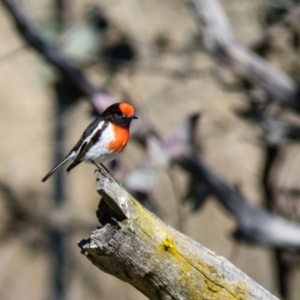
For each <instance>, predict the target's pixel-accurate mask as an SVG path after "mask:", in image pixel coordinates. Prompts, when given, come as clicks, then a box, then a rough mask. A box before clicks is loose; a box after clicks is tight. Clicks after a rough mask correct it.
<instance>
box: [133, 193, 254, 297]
mask: <svg viewBox="0 0 300 300" xmlns="http://www.w3.org/2000/svg"><path fill="white" fill-rule="evenodd" d="M130 201H132V203H131V204H132V205H131V207H133V208H134V209H135V210H136V211H133V215H134V216H137V217H136V218H134V217H133V222H134V223H135V225H137V227H138V228H139V229H140V230H142V231H143V232H144V233H145V234H146V235H147V236H148V237H149V239H150V240H152V242H153V243H155V249H156V251H155V253H153V254H152V257H153V259H154V258H155V259H157V260H158V261H159V260H169V261H170V265H172V266H176V270H175V271H174V272H176V273H177V275H178V276H177V278H178V284H180V285H181V286H182V287H183V289H184V290H186V292H187V294H188V295H189V299H195V300H196V299H197V300H199V299H222V300H227V299H228V300H246V299H248V297H247V294H248V293H247V289H246V287H245V286H244V285H243V284H242V283H241V282H231V281H228V280H227V279H226V278H225V277H224V275H222V274H221V273H220V272H219V271H218V269H217V268H216V267H215V266H213V265H209V264H207V263H206V262H203V261H201V260H199V257H198V255H195V256H194V257H190V256H186V255H185V254H183V253H182V251H181V250H180V249H179V246H178V245H177V244H176V243H175V241H174V239H173V237H172V234H171V233H170V230H169V228H168V226H166V225H165V224H164V223H163V222H162V221H160V220H159V219H158V218H157V217H156V216H155V215H154V214H152V213H151V212H149V211H147V210H146V209H145V208H144V207H142V205H141V204H139V203H138V202H136V201H135V200H134V199H133V198H130ZM134 227H136V226H134ZM184 246H185V245H184ZM185 247H188V245H186V246H185ZM212 253H213V252H212ZM195 283H196V284H195Z"/></svg>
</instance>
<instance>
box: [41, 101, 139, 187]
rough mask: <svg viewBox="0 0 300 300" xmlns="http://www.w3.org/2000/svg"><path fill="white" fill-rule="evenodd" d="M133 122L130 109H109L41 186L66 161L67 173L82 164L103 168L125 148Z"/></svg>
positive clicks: (120, 105) (126, 106)
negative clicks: (68, 163) (68, 164)
mask: <svg viewBox="0 0 300 300" xmlns="http://www.w3.org/2000/svg"><path fill="white" fill-rule="evenodd" d="M132 119H137V117H136V116H135V115H134V109H133V107H132V105H130V104H128V103H125V102H120V103H115V104H113V105H111V106H109V107H108V108H107V109H106V110H105V111H104V112H103V113H102V114H101V116H100V117H98V118H97V119H95V120H94V121H93V122H92V123H91V124H90V125H89V126H88V127H87V128H86V130H85V131H84V132H83V134H82V136H81V138H80V139H79V141H78V142H77V144H76V145H75V146H74V147H73V149H72V150H71V151H70V152H69V154H68V155H67V156H66V158H65V159H64V160H63V161H62V162H60V163H59V164H58V165H57V166H55V167H54V168H53V169H52V170H51V171H50V172H49V173H48V174H47V175H46V176H45V177H44V178H43V179H42V182H45V181H46V180H47V179H48V178H49V177H50V176H51V175H53V173H55V172H56V171H57V170H58V169H60V168H61V167H62V166H63V165H64V164H66V163H67V162H69V161H73V162H72V163H71V164H70V166H69V167H68V168H67V173H69V172H70V171H71V170H72V169H73V168H75V167H76V166H77V165H79V164H80V163H81V162H83V161H84V162H87V163H92V164H94V165H95V166H96V167H97V168H99V166H98V165H97V163H99V164H100V165H101V167H103V168H105V167H104V166H103V165H102V163H104V162H108V161H110V160H113V159H114V158H115V157H116V156H117V155H118V154H120V153H121V152H122V151H123V150H124V148H125V146H126V145H127V142H128V140H129V127H130V123H131V121H132ZM105 169H106V168H105Z"/></svg>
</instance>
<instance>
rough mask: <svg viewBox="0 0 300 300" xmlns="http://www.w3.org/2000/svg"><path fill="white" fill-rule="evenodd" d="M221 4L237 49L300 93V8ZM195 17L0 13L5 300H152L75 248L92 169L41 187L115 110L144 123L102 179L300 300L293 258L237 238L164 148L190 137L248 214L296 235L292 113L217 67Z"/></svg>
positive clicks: (107, 10) (43, 8) (72, 7)
mask: <svg viewBox="0 0 300 300" xmlns="http://www.w3.org/2000/svg"><path fill="white" fill-rule="evenodd" d="M220 4H221V6H222V9H223V11H224V13H225V14H226V16H227V18H228V20H229V22H230V26H231V30H232V34H233V36H234V37H235V39H236V41H238V42H239V43H241V44H243V45H244V46H245V47H247V48H248V49H249V50H250V51H253V52H256V53H258V54H259V55H260V56H261V57H262V59H263V60H266V61H268V62H270V63H271V64H272V65H273V66H275V67H276V68H278V69H279V70H280V71H281V72H283V73H285V74H286V75H287V76H289V78H292V80H294V82H298V80H299V78H300V77H299V75H300V65H299V47H300V26H299V24H300V22H299V19H300V13H299V9H300V3H299V1H296V0H273V1H268V0H251V1H250V0H243V1H240V0H222V1H220ZM193 10H194V9H193V6H191V5H190V3H189V2H188V1H173V0H172V1H171V0H165V1H158V0H151V1H150V0H139V1H137V0H127V1H120V0H110V1H108V0H85V1H82V0H81V1H80V0H26V1H25V0H23V1H15V0H2V1H0V38H1V40H0V140H1V148H0V161H1V164H0V239H1V247H0V298H1V299H3V300H4V299H5V300H11V299H32V300H38V299H39V300H40V299H55V300H56V299H61V300H65V299H72V300H80V299H87V298H89V299H120V300H123V299H124V300H125V299H131V300H135V299H146V298H145V297H144V296H143V295H142V294H141V293H139V292H138V291H137V290H135V289H134V288H133V287H131V286H129V285H128V284H126V283H123V282H121V281H120V280H118V279H116V278H114V277H112V276H110V275H107V274H105V273H103V272H101V271H99V270H98V269H96V268H95V267H94V266H92V264H91V263H90V262H89V261H88V260H86V258H85V257H84V256H82V255H81V254H80V249H79V248H78V246H77V242H78V241H79V240H81V239H83V238H88V237H89V235H90V233H91V231H92V230H93V229H94V228H95V227H96V226H97V218H96V216H95V211H96V208H97V205H98V202H99V195H98V194H97V192H96V190H95V183H94V182H95V176H94V173H93V171H94V168H93V166H91V165H86V164H81V165H79V166H78V167H77V168H76V169H74V170H73V171H72V172H71V173H70V174H69V175H68V176H67V175H66V173H65V171H64V170H62V172H60V173H58V174H57V175H56V176H53V177H52V178H51V179H49V180H48V181H47V182H46V183H41V182H40V181H41V178H42V177H43V176H44V175H45V174H46V173H47V172H48V171H49V170H50V169H51V168H52V167H53V166H54V164H55V163H57V162H58V161H59V160H60V159H62V158H63V157H64V156H65V155H66V154H67V153H68V152H69V150H70V149H71V147H72V146H73V145H74V144H75V143H76V142H77V140H78V138H79V137H80V135H81V133H82V132H83V130H84V129H85V128H86V126H87V125H88V124H89V123H90V122H91V121H92V120H93V118H94V117H95V116H96V115H97V114H99V113H101V111H102V110H103V109H105V108H106V107H107V106H108V105H109V104H111V103H113V102H117V101H121V100H126V101H129V102H131V103H133V105H134V106H135V108H136V110H137V113H136V114H137V115H138V116H139V120H138V121H136V122H135V124H133V126H132V130H133V138H132V140H131V141H130V143H129V145H128V146H127V148H126V150H125V151H124V153H123V155H122V156H121V157H120V158H119V159H118V160H117V162H114V163H111V164H110V165H109V166H108V167H109V168H110V169H111V170H112V172H113V173H114V175H115V177H116V178H117V179H118V180H119V181H120V182H122V183H123V184H124V186H126V187H127V188H128V189H129V190H130V191H131V192H132V193H133V194H134V195H135V196H136V197H137V199H138V200H139V201H141V202H142V203H143V204H144V205H145V206H146V207H147V208H148V209H150V210H152V211H153V212H154V213H156V214H157V215H158V216H159V217H160V218H161V219H163V220H164V221H165V222H166V223H167V224H170V225H171V226H173V227H175V228H177V229H178V230H180V231H182V232H183V233H185V234H187V235H188V236H190V237H192V238H193V239H195V240H196V241H198V242H199V243H201V244H202V245H204V246H205V247H208V248H210V249H211V250H213V251H215V252H216V253H217V254H218V255H221V256H224V257H225V258H227V259H228V260H230V261H231V262H232V263H233V264H235V265H236V266H237V267H238V268H240V269H241V270H242V271H244V272H245V273H246V274H247V275H249V276H250V277H251V278H253V279H254V280H255V281H257V282H258V283H259V284H261V285H262V286H264V287H265V288H266V289H267V290H269V291H270V292H271V293H274V294H275V295H278V296H280V297H281V298H282V299H293V300H296V299H300V287H299V285H298V284H297V282H299V280H300V272H299V256H298V254H297V252H298V251H299V249H298V251H292V252H291V251H289V249H283V250H282V249H279V250H278V249H275V248H274V247H264V246H262V245H259V243H255V241H254V242H253V243H252V244H249V243H248V242H246V239H244V240H243V238H238V237H237V236H236V235H233V234H232V233H233V232H234V231H235V229H236V226H237V225H236V219H235V217H234V216H233V215H232V214H230V213H228V211H225V210H224V208H223V207H222V206H221V205H220V203H219V202H218V201H217V199H216V198H215V197H213V196H211V194H213V193H212V192H211V191H210V190H209V189H208V188H207V187H206V186H205V184H203V183H201V182H197V181H196V182H195V180H193V174H192V173H188V172H187V171H186V170H183V169H182V168H180V167H179V166H178V165H177V164H176V163H172V162H171V159H170V157H169V156H168V155H169V154H168V153H167V151H166V150H165V149H164V148H163V147H162V144H164V143H163V142H162V141H167V140H168V139H169V138H170V137H174V135H175V136H176V134H178V132H179V133H180V134H181V133H182V132H183V133H182V134H183V136H188V137H190V138H191V140H189V141H187V142H186V143H187V144H188V145H187V146H188V147H189V149H192V151H193V153H196V155H197V156H199V157H200V158H201V160H202V162H203V163H205V164H206V165H207V166H209V168H210V170H212V172H214V173H215V174H216V175H217V176H219V177H220V178H221V179H222V180H223V181H224V182H225V183H226V184H228V185H229V186H230V187H234V186H238V188H239V190H240V192H241V193H242V194H243V195H244V197H245V198H247V201H249V202H250V203H253V205H258V206H259V207H261V208H262V209H266V210H269V211H270V212H271V213H274V214H276V215H281V216H283V217H284V218H286V219H289V220H292V221H294V222H298V221H299V216H300V205H299V199H300V189H299V188H300V186H299V180H298V178H299V166H300V152H299V145H298V141H299V133H298V132H300V130H298V126H300V122H299V121H300V119H299V107H298V108H297V107H296V108H295V106H294V107H292V108H291V107H290V106H289V105H282V104H281V103H280V102H278V101H277V102H276V101H275V102H274V101H273V100H274V96H273V95H270V94H269V93H268V92H267V91H265V90H264V89H262V88H261V87H257V86H255V84H253V82H250V81H249V80H247V78H244V77H243V74H242V72H237V71H236V69H235V68H234V66H232V65H231V63H230V62H229V64H228V62H227V64H226V61H222V58H221V60H216V59H214V58H213V57H212V56H211V53H209V50H207V48H206V47H205V44H204V39H203V37H204V36H203V32H202V31H201V27H200V26H199V20H198V19H197V17H196V16H195V11H193ZM220 55H221V56H222V53H221V54H220ZM275 100H276V99H275ZM198 114H200V115H198ZM189 118H192V119H193V120H196V121H197V120H198V122H196V121H195V123H194V125H195V128H193V129H194V130H195V131H193V132H190V131H189V130H190V129H189V128H187V127H185V126H184V125H182V124H185V123H184V121H185V120H189ZM268 118H270V119H271V120H272V121H274V122H275V123H272V122H271V121H270V122H267V121H268V120H269V119H268ZM266 120H267V121H266ZM276 121H278V122H281V123H280V124H279V125H278V124H277V123H276ZM271 123H272V124H273V125H274V124H275V125H274V127H272V126H271V125H270V124H271ZM180 124H181V125H180ZM289 126H290V127H289ZM283 128H284V129H286V128H292V129H293V130H292V132H293V134H291V133H290V134H287V133H286V132H287V130H286V131H284V130H283ZM154 133H155V134H154ZM149 136H150V138H146V137H149ZM274 136H275V137H274ZM141 141H142V143H141ZM145 141H146V142H145ZM166 144H167V143H166ZM164 145H165V144H164ZM171 148H172V147H171ZM168 150H169V151H171V152H172V149H171V150H170V146H169V149H168Z"/></svg>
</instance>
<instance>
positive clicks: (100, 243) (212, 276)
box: [79, 173, 277, 300]
mask: <svg viewBox="0 0 300 300" xmlns="http://www.w3.org/2000/svg"><path fill="white" fill-rule="evenodd" d="M96 185H97V191H98V193H99V194H100V195H101V196H102V201H101V202H100V205H99V209H98V211H97V217H98V219H99V222H100V224H101V227H100V228H98V229H96V230H95V231H94V232H93V233H92V235H91V237H90V238H89V239H88V240H82V241H81V242H80V243H79V246H80V248H81V249H82V253H83V254H84V255H85V256H86V257H87V258H88V259H89V260H90V261H91V262H92V263H93V264H94V265H95V266H97V267H98V268H99V269H101V270H102V271H104V272H107V273H109V274H111V275H113V276H115V277H117V278H119V279H121V280H123V281H125V282H128V283H129V284H131V285H133V286H134V287H135V288H137V289H138V290H139V291H141V292H142V293H143V294H144V295H146V296H147V297H149V299H197V300H199V299H207V300H209V299H223V300H226V299H239V300H242V299H248V300H249V299H265V300H266V299H277V298H276V297H275V296H273V295H271V294H270V293H269V292H268V291H266V290H265V289H264V288H262V287H261V286H259V285H258V284H257V283H256V282H254V281H253V280H252V279H250V278H249V277H248V276H247V275H245V274H244V273H242V272H241V271H240V270H238V269H237V268H236V267H235V266H233V265H232V264H231V263H230V262H228V261H227V260H226V259H224V258H223V257H220V256H217V255H216V254H215V253H213V252H212V251H210V250H208V249H206V248H205V247H203V246H202V245H200V244H198V243H196V242H195V241H193V240H192V239H190V238H189V237H187V236H185V235H183V234H181V233H180V232H178V231H176V230H175V229H173V228H172V227H170V226H167V225H166V224H164V223H163V222H162V221H161V220H159V219H158V218H157V217H156V216H155V215H153V214H152V213H150V212H148V211H147V210H146V209H145V208H143V207H142V206H141V205H140V204H139V203H138V202H137V201H136V200H135V199H133V198H132V197H131V196H130V195H129V194H128V193H127V192H126V191H125V190H124V189H123V188H122V187H121V186H120V185H119V184H118V183H117V182H115V181H114V180H112V179H111V178H109V177H108V175H107V174H105V173H104V174H100V173H97V184H96Z"/></svg>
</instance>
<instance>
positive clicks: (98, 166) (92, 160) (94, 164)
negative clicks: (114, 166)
mask: <svg viewBox="0 0 300 300" xmlns="http://www.w3.org/2000/svg"><path fill="white" fill-rule="evenodd" d="M91 163H92V164H94V165H95V166H96V167H97V169H98V170H99V171H101V168H100V167H99V166H98V165H97V164H96V163H95V162H94V161H93V160H91Z"/></svg>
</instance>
